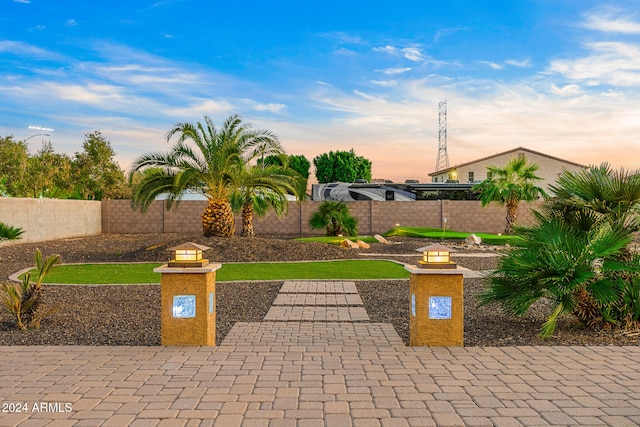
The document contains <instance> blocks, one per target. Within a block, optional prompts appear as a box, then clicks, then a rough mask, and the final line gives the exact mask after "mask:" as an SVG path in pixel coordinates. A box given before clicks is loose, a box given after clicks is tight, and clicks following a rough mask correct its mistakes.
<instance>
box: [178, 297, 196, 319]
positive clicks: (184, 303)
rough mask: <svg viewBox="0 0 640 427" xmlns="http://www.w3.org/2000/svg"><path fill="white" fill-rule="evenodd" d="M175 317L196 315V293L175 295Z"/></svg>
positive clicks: (182, 317)
mask: <svg viewBox="0 0 640 427" xmlns="http://www.w3.org/2000/svg"><path fill="white" fill-rule="evenodd" d="M173 317H177V318H181V319H189V318H193V317H196V296H195V295H174V296H173Z"/></svg>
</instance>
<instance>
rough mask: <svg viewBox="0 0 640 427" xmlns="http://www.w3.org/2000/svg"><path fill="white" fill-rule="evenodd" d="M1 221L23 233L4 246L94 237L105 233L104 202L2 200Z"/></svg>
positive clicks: (6, 198) (3, 243) (4, 198)
mask: <svg viewBox="0 0 640 427" xmlns="http://www.w3.org/2000/svg"><path fill="white" fill-rule="evenodd" d="M0 222H3V223H5V224H7V225H10V226H12V227H20V228H22V229H23V230H24V234H23V235H22V238H21V239H19V240H15V241H5V242H2V243H0V244H1V245H11V244H16V243H31V242H43V241H47V240H56V239H66V238H71V237H83V236H92V235H96V234H100V233H101V232H102V215H101V203H100V202H99V201H94V200H60V199H31V198H14V197H0Z"/></svg>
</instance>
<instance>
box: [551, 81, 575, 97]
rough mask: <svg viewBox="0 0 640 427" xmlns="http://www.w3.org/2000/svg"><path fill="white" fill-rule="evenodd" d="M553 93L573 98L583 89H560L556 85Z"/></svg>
mask: <svg viewBox="0 0 640 427" xmlns="http://www.w3.org/2000/svg"><path fill="white" fill-rule="evenodd" d="M551 91H552V92H553V93H555V94H557V95H560V96H573V95H577V94H579V93H580V92H581V89H580V86H578V85H565V86H562V87H558V86H556V85H555V84H552V85H551Z"/></svg>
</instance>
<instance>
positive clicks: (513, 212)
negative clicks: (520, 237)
mask: <svg viewBox="0 0 640 427" xmlns="http://www.w3.org/2000/svg"><path fill="white" fill-rule="evenodd" d="M517 216H518V201H517V200H509V201H508V202H507V225H506V226H505V227H504V234H513V226H514V225H515V223H516V218H517Z"/></svg>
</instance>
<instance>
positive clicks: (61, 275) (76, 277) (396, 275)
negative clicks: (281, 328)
mask: <svg viewBox="0 0 640 427" xmlns="http://www.w3.org/2000/svg"><path fill="white" fill-rule="evenodd" d="M160 265H161V264H158V263H154V264H77V265H73V264H69V265H60V266H57V267H55V268H54V269H53V270H52V271H51V272H50V273H49V274H48V275H47V276H46V278H45V283H51V284H56V283H58V284H68V283H71V284H116V283H118V284H124V283H128V284H135V283H160V274H159V273H154V272H153V269H154V268H156V267H158V266H160ZM408 277H409V272H408V271H406V270H405V269H404V267H403V266H402V265H400V264H397V263H395V262H391V261H382V260H339V261H318V262H283V263H243V264H223V265H222V268H220V269H219V270H218V271H217V272H216V280H217V281H218V282H228V281H245V280H292V279H301V280H302V279H304V280H322V279H325V280H349V279H363V280H366V279H406V278H408Z"/></svg>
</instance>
